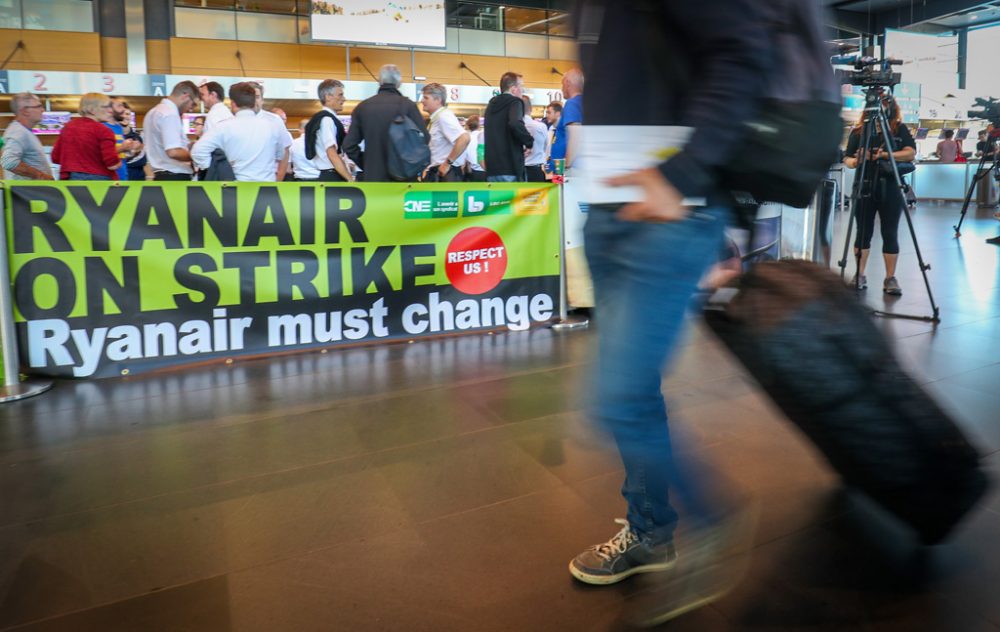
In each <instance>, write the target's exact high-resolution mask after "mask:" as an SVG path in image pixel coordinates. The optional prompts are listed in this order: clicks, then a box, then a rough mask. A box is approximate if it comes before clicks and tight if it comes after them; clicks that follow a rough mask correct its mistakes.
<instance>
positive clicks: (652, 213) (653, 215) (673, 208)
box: [604, 168, 691, 222]
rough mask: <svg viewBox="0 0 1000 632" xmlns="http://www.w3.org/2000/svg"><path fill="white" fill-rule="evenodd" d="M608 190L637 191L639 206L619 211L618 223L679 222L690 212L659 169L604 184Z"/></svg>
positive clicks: (636, 172) (624, 176)
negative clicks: (640, 198) (628, 189)
mask: <svg viewBox="0 0 1000 632" xmlns="http://www.w3.org/2000/svg"><path fill="white" fill-rule="evenodd" d="M604 184H606V185H607V186H609V187H626V186H635V187H640V188H641V189H642V193H643V200H642V201H641V202H632V203H631V204H626V205H625V206H623V207H622V208H621V210H619V211H618V217H619V219H623V220H625V221H629V222H678V221H681V220H683V219H685V218H687V216H688V214H689V213H690V212H691V209H689V208H688V207H686V206H684V196H683V195H681V192H680V191H678V190H677V188H676V187H674V185H672V184H670V181H669V180H667V179H666V178H665V177H664V176H663V174H662V173H660V170H659V169H655V168H649V169H642V170H640V171H633V172H632V173H626V174H624V175H621V176H617V177H614V178H609V179H608V180H605V181H604Z"/></svg>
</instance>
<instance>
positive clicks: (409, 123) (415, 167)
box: [387, 112, 431, 182]
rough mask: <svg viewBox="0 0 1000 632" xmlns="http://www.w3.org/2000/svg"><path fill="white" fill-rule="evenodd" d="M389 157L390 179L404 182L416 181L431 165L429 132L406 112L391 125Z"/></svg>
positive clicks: (400, 114) (398, 115)
mask: <svg viewBox="0 0 1000 632" xmlns="http://www.w3.org/2000/svg"><path fill="white" fill-rule="evenodd" d="M387 157H388V165H387V166H388V171H389V177H390V178H392V179H393V180H398V181H403V182H406V181H410V180H415V179H416V178H417V176H419V175H420V174H421V173H423V172H424V169H426V168H427V167H428V166H429V165H430V164H431V149H430V147H429V146H428V145H427V131H426V130H424V129H421V128H420V126H418V125H417V124H416V123H414V122H413V119H411V118H410V117H409V116H406V114H405V113H404V112H400V113H399V114H397V115H396V117H395V118H394V119H392V122H391V123H389V148H388V152H387Z"/></svg>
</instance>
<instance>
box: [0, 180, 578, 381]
mask: <svg viewBox="0 0 1000 632" xmlns="http://www.w3.org/2000/svg"><path fill="white" fill-rule="evenodd" d="M417 186H419V185H417ZM413 188H414V187H412V186H407V185H391V184H389V185H375V184H372V185H365V186H364V187H358V186H350V185H343V186H316V185H294V184H293V185H284V184H283V185H278V186H276V185H268V184H256V183H245V184H244V183H239V184H236V185H225V186H224V185H222V184H221V183H206V184H191V185H188V184H183V185H178V184H174V183H170V184H166V185H164V184H152V183H150V184H145V185H140V186H113V185H110V184H107V183H100V184H86V185H82V184H81V185H75V184H72V185H66V184H57V185H53V184H45V185H41V184H31V185H20V186H12V187H9V189H8V191H7V196H8V200H7V201H8V208H9V209H10V210H9V213H10V227H11V237H10V241H11V244H10V246H11V247H10V252H11V264H12V279H13V286H14V287H13V290H14V304H15V308H16V319H17V321H18V336H19V342H20V345H21V351H22V358H23V360H24V362H25V364H26V365H27V366H28V367H29V369H31V370H33V371H37V372H41V373H47V374H50V375H65V376H74V377H88V376H106V375H118V374H121V373H122V372H130V373H135V372H136V369H139V370H142V369H150V368H156V367H161V366H167V365H172V364H179V363H183V362H191V361H202V360H205V359H211V358H223V357H230V356H234V355H239V354H266V353H268V352H274V351H275V350H284V349H296V348H308V347H318V346H330V345H334V344H347V343H359V342H365V341H375V340H381V339H393V338H412V337H416V336H425V335H439V334H445V333H449V332H460V331H475V330H486V329H496V328H501V327H506V328H509V329H511V330H524V329H527V328H529V327H530V326H531V325H532V324H534V323H543V322H547V321H549V320H551V319H552V318H553V316H554V314H555V312H556V310H557V309H558V304H557V302H558V298H557V297H558V296H559V292H558V283H559V265H558V257H557V256H556V255H557V253H558V212H557V210H556V209H558V198H557V197H556V196H557V195H558V192H557V190H556V189H554V188H551V187H544V186H543V187H538V186H532V187H529V186H527V185H514V187H513V188H511V189H510V190H504V191H492V190H482V185H479V188H476V185H459V186H457V187H455V189H456V190H454V191H451V190H449V191H437V190H433V191H430V190H427V191H422V190H411V189H413ZM465 189H468V190H465ZM408 220H421V221H408ZM426 220H429V221H426ZM511 253H516V255H512V254H511Z"/></svg>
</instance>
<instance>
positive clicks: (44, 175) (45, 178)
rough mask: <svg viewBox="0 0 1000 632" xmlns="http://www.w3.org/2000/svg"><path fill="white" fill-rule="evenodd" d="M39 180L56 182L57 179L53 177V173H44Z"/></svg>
mask: <svg viewBox="0 0 1000 632" xmlns="http://www.w3.org/2000/svg"><path fill="white" fill-rule="evenodd" d="M37 179H38V180H55V178H53V177H52V174H51V173H42V174H41V175H39V176H38V178H37Z"/></svg>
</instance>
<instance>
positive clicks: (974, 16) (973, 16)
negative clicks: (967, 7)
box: [969, 14, 979, 20]
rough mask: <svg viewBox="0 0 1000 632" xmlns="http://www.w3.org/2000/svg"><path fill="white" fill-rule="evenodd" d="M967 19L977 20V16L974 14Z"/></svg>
mask: <svg viewBox="0 0 1000 632" xmlns="http://www.w3.org/2000/svg"><path fill="white" fill-rule="evenodd" d="M969 19H970V20H978V19H979V16H978V15H976V14H972V15H970V16H969Z"/></svg>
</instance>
